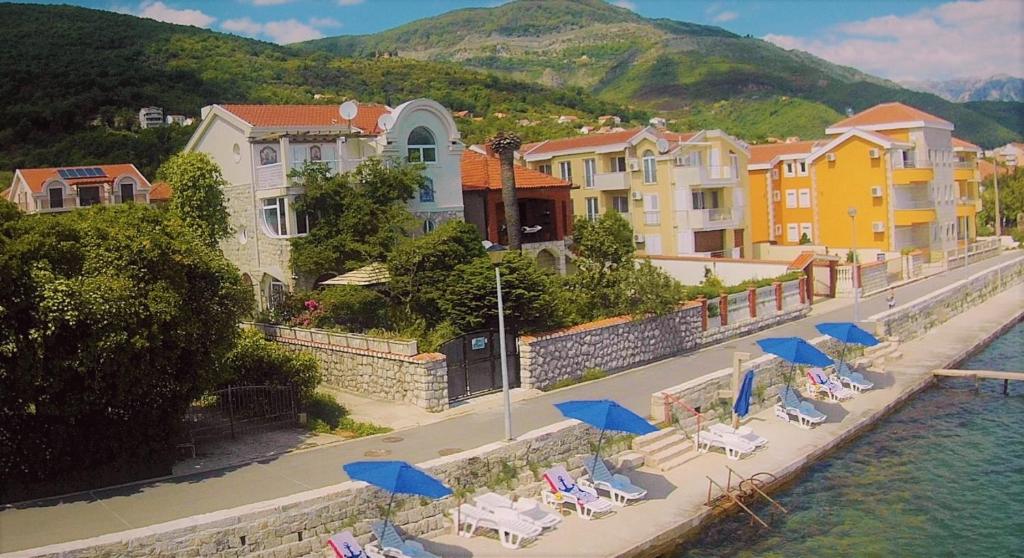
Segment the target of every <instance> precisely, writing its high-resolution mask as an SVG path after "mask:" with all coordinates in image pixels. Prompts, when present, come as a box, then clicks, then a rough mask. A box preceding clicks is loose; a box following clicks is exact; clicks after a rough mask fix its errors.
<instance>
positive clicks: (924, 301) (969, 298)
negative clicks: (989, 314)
mask: <svg viewBox="0 0 1024 558" xmlns="http://www.w3.org/2000/svg"><path fill="white" fill-rule="evenodd" d="M1021 281H1024V256H1021V257H1018V258H1016V259H1014V260H1012V261H1009V262H1006V263H1004V264H1001V265H998V266H996V267H993V268H991V269H987V270H985V271H982V272H979V273H976V274H974V275H972V276H970V277H968V278H967V279H964V280H962V281H958V282H956V283H953V284H952V285H949V286H947V287H945V288H943V289H940V290H938V291H936V292H933V293H929V294H928V295H926V296H923V297H921V298H919V299H917V300H914V301H912V302H909V303H907V304H904V305H901V306H900V307H898V308H895V309H893V310H890V311H887V312H882V313H880V314H875V315H874V316H871V317H870V318H868V320H869V321H872V322H875V324H876V332H877V333H878V334H879V335H883V336H890V337H898V338H899V339H900V340H901V341H906V340H908V339H913V338H915V337H917V336H919V335H922V334H924V333H925V332H927V331H928V330H930V329H932V328H934V327H936V326H938V325H939V324H942V323H943V322H945V321H946V320H948V319H949V318H951V317H952V316H955V315H957V314H959V313H961V312H963V311H964V309H966V308H970V307H972V306H975V305H977V304H979V303H981V302H982V301H984V300H987V299H989V298H990V297H992V296H994V295H995V294H997V293H999V292H1001V291H1003V290H1005V289H1007V288H1009V287H1010V286H1012V285H1015V284H1017V283H1020V282H1021Z"/></svg>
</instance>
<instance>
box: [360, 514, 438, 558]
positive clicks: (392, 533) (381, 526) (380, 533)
mask: <svg viewBox="0 0 1024 558" xmlns="http://www.w3.org/2000/svg"><path fill="white" fill-rule="evenodd" d="M370 530H371V531H372V532H373V535H374V536H375V537H377V541H378V543H379V544H380V548H381V549H382V550H383V552H384V554H385V555H386V556H394V557H396V558H440V557H439V556H438V555H436V554H433V553H431V552H429V551H427V549H425V548H423V545H422V544H420V543H418V542H416V541H407V540H405V539H403V538H402V536H401V535H399V534H398V530H397V529H395V525H394V523H392V522H390V521H388V522H386V526H385V522H384V521H377V522H375V523H374V524H373V525H372V526H371V527H370Z"/></svg>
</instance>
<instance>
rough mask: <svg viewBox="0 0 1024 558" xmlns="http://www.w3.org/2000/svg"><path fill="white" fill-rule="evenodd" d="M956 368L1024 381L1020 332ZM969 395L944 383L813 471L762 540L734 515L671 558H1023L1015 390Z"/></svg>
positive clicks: (990, 386) (985, 385)
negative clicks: (1010, 374) (1014, 375)
mask: <svg viewBox="0 0 1024 558" xmlns="http://www.w3.org/2000/svg"><path fill="white" fill-rule="evenodd" d="M961 368H971V369H975V370H1013V371H1024V322H1021V323H1018V324H1017V325H1016V326H1015V327H1014V328H1013V329H1011V330H1010V331H1008V332H1007V333H1006V334H1005V335H1003V336H1002V337H1000V338H999V339H998V340H996V341H995V342H993V343H992V344H991V345H989V346H988V347H987V348H985V349H984V350H983V351H982V352H980V353H978V354H977V355H975V356H974V357H972V358H971V359H970V360H968V361H967V362H966V363H964V364H962V365H961ZM973 387H974V383H973V382H970V381H964V380H959V379H957V380H944V381H942V382H941V383H940V384H939V386H938V387H935V388H932V389H929V390H927V391H925V392H923V393H921V394H920V395H919V396H918V397H916V398H915V399H914V400H913V401H911V402H910V403H908V404H907V405H906V406H905V407H903V408H902V409H901V410H900V411H899V412H897V413H895V414H893V415H892V416H890V417H888V418H887V419H886V420H884V421H883V422H882V423H880V424H879V425H878V427H877V428H875V429H873V430H872V431H870V432H868V433H867V434H865V435H864V436H862V437H861V438H859V439H858V440H857V441H855V442H853V443H852V444H850V445H849V446H847V447H845V448H843V449H842V450H840V451H839V453H837V454H835V455H834V456H832V457H830V458H828V459H825V460H823V461H821V462H819V463H818V464H816V465H814V466H813V467H812V468H811V469H810V470H809V472H808V473H807V474H806V475H805V476H803V477H801V478H800V480H799V481H798V483H797V484H795V485H794V486H792V487H791V488H789V489H787V490H785V491H783V492H780V493H779V494H778V495H777V496H776V498H777V499H778V500H779V501H780V502H781V503H782V505H783V506H785V507H786V508H787V509H789V511H790V513H789V515H787V516H775V517H774V519H773V521H770V522H769V523H771V524H772V529H771V530H767V531H766V530H761V529H755V528H753V527H750V526H749V522H748V519H747V517H746V516H743V517H740V516H736V517H732V518H729V519H726V520H723V521H722V522H719V523H718V524H715V525H713V526H711V527H710V528H708V529H707V530H706V531H705V532H704V533H703V535H702V536H701V538H699V539H698V540H696V541H693V542H691V543H690V544H687V545H685V546H683V547H680V548H679V549H678V550H677V551H676V554H675V555H674V556H675V557H676V558H698V557H700V558H704V557H718V556H741V557H753V556H758V557H761V556H766V557H785V558H803V557H811V558H822V557H832V556H858V557H859V556H886V557H890V556H892V557H918V556H920V557H932V556H956V557H961V556H963V557H1003V556H1006V557H1009V556H1016V557H1024V382H1011V383H1010V395H1009V396H1008V397H1007V396H1003V395H1002V393H1001V390H1002V382H1001V381H998V382H997V381H994V380H988V381H984V382H982V387H981V390H980V392H975V391H974V389H973ZM756 511H757V512H758V514H759V515H762V517H764V516H765V515H768V514H769V511H768V510H767V509H765V508H763V507H762V508H758V509H757V510H756Z"/></svg>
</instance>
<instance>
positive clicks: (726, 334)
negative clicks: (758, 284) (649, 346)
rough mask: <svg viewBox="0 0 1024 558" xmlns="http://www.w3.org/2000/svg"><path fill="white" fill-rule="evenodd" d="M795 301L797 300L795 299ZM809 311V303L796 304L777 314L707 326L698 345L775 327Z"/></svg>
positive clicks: (704, 345)
mask: <svg viewBox="0 0 1024 558" xmlns="http://www.w3.org/2000/svg"><path fill="white" fill-rule="evenodd" d="M797 302H799V300H797ZM773 311H774V310H773ZM810 311H811V306H810V305H809V304H798V305H797V306H795V307H792V308H787V309H784V310H783V311H782V312H779V313H778V314H766V315H764V316H762V315H758V316H757V318H755V319H747V320H743V321H741V322H739V323H735V324H734V323H730V324H729V325H727V326H719V327H717V328H708V330H707V331H702V332H701V334H700V342H699V345H700V346H701V347H707V346H708V345H715V344H718V343H721V342H723V341H725V340H727V339H732V338H734V337H743V336H744V335H750V334H751V333H754V332H755V331H761V330H762V329H768V328H770V327H775V326H777V325H779V324H781V323H784V322H788V321H791V320H799V319H800V318H803V317H804V316H806V315H807V314H809V313H810Z"/></svg>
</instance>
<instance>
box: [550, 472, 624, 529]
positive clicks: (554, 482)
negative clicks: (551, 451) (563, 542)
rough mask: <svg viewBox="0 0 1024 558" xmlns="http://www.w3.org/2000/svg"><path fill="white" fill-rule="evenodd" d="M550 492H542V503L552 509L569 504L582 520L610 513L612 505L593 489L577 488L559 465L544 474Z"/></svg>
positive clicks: (567, 473)
mask: <svg viewBox="0 0 1024 558" xmlns="http://www.w3.org/2000/svg"><path fill="white" fill-rule="evenodd" d="M544 480H546V481H547V483H548V487H550V488H551V491H550V492H544V503H545V504H547V505H549V506H552V507H554V508H556V509H557V508H558V507H560V506H561V505H562V504H570V505H572V506H573V507H575V508H576V513H577V514H578V515H579V516H580V517H581V518H583V519H593V518H594V516H595V515H600V514H605V513H608V512H610V511H612V508H613V507H614V504H612V501H611V500H609V499H607V498H602V497H601V496H598V495H597V491H596V490H594V489H593V488H589V487H584V486H579V485H578V484H576V481H574V480H573V478H572V477H571V476H569V472H568V471H566V470H565V467H562V466H561V465H559V466H557V467H552V468H550V469H548V472H546V473H544Z"/></svg>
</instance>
